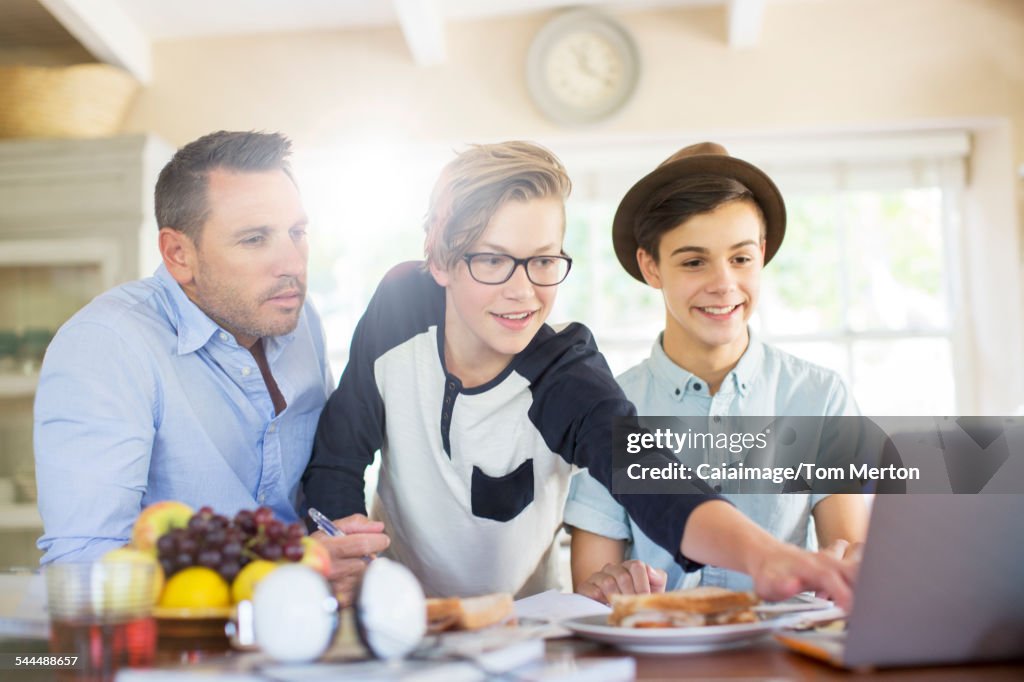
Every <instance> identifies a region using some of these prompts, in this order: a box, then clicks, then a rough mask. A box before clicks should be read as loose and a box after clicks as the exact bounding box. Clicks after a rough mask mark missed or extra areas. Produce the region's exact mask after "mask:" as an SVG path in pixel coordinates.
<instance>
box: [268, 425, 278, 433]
mask: <svg viewBox="0 0 1024 682" xmlns="http://www.w3.org/2000/svg"><path fill="white" fill-rule="evenodd" d="M275 431H277V424H271V425H270V426H268V427H267V433H274V432H275Z"/></svg>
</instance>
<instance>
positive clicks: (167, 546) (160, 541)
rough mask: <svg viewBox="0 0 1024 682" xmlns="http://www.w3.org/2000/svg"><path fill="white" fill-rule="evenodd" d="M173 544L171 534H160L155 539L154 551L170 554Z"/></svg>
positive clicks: (172, 550)
mask: <svg viewBox="0 0 1024 682" xmlns="http://www.w3.org/2000/svg"><path fill="white" fill-rule="evenodd" d="M175 544H176V543H175V542H174V536H173V535H169V534H168V535H161V536H160V537H159V538H157V541H156V551H157V552H158V553H159V554H171V553H173V552H174V545H175Z"/></svg>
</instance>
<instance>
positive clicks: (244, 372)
mask: <svg viewBox="0 0 1024 682" xmlns="http://www.w3.org/2000/svg"><path fill="white" fill-rule="evenodd" d="M250 374H252V367H243V368H242V376H243V377H247V376H249V375H250Z"/></svg>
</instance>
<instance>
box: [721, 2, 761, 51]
mask: <svg viewBox="0 0 1024 682" xmlns="http://www.w3.org/2000/svg"><path fill="white" fill-rule="evenodd" d="M764 4H765V0H729V5H728V8H727V10H726V11H727V12H728V22H729V27H728V34H729V47H734V48H743V47H757V44H758V43H759V42H760V40H761V24H762V23H763V19H764Z"/></svg>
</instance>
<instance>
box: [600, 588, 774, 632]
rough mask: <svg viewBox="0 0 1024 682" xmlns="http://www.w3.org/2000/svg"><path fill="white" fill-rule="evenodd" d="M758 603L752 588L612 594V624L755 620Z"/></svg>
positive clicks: (667, 625)
mask: <svg viewBox="0 0 1024 682" xmlns="http://www.w3.org/2000/svg"><path fill="white" fill-rule="evenodd" d="M758 603H759V600H758V598H757V597H755V596H754V594H753V593H751V592H734V591H733V590H727V589H724V588H722V587H695V588H693V589H691V590H679V591H676V592H664V593H661V594H613V595H612V612H611V615H609V616H608V624H609V625H618V626H621V627H625V628H689V627H699V626H703V625H731V624H734V623H753V622H756V621H757V616H756V615H755V614H754V612H753V611H752V610H751V607H752V606H755V605H756V604H758Z"/></svg>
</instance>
